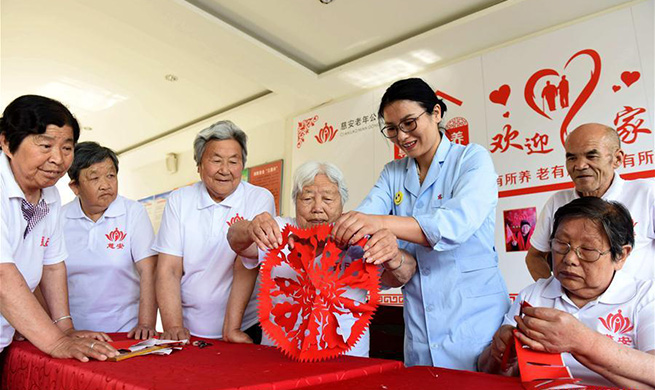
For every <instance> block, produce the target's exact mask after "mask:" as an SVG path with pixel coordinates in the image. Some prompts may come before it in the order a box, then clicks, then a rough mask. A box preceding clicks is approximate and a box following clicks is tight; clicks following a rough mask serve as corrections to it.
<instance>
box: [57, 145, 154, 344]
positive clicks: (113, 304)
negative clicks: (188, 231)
mask: <svg viewBox="0 0 655 390" xmlns="http://www.w3.org/2000/svg"><path fill="white" fill-rule="evenodd" d="M117 175H118V157H116V154H115V153H114V152H113V151H112V150H111V149H109V148H106V147H103V146H100V145H98V144H97V143H95V142H81V143H79V144H77V145H76V146H75V158H74V159H73V164H72V165H71V167H70V169H69V170H68V176H69V177H70V179H71V181H70V183H69V186H70V188H71V189H72V190H73V192H74V193H75V195H77V198H75V200H73V201H72V202H70V203H68V204H66V205H65V206H64V207H63V208H62V219H63V225H64V237H65V239H66V247H67V248H68V258H67V259H66V270H67V272H68V294H69V302H70V309H71V316H73V319H74V320H75V323H76V324H77V326H81V327H83V328H85V329H96V330H101V331H103V332H128V337H134V338H136V339H144V340H145V339H148V338H150V337H153V336H155V335H156V332H155V323H156V321H157V303H156V299H155V267H156V265H157V253H156V252H155V251H153V250H152V249H151V247H152V243H153V241H154V238H155V234H154V232H153V230H152V225H151V224H150V219H149V218H148V214H147V213H146V210H145V208H144V207H143V206H142V205H141V204H140V203H139V202H136V201H134V200H130V199H126V198H124V197H122V196H119V195H118V178H117Z"/></svg>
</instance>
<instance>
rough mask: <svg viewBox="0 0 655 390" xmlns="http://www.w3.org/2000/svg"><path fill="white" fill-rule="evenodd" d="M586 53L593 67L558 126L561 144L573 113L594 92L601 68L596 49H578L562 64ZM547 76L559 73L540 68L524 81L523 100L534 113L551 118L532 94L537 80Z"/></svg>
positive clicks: (574, 113) (578, 109)
mask: <svg viewBox="0 0 655 390" xmlns="http://www.w3.org/2000/svg"><path fill="white" fill-rule="evenodd" d="M582 55H586V56H589V58H591V60H592V61H593V65H594V66H593V68H592V70H591V74H590V77H589V81H587V84H586V85H585V86H584V88H582V91H580V94H579V95H578V97H577V98H576V99H575V101H574V102H573V105H572V106H571V108H570V109H569V111H568V112H567V113H566V116H565V117H564V120H563V121H562V125H561V127H560V141H561V142H562V145H564V140H565V139H566V136H567V135H568V127H569V124H570V123H571V121H572V120H573V118H574V117H575V115H576V114H577V113H578V111H580V108H582V106H583V105H584V104H585V103H586V102H587V100H588V99H589V97H590V96H591V94H592V93H593V92H594V90H595V89H596V86H597V85H598V80H599V79H600V70H601V60H600V55H599V54H598V52H597V51H596V50H593V49H584V50H580V51H579V52H577V53H575V54H574V55H572V56H571V58H569V60H568V61H566V64H565V65H564V69H566V67H567V66H569V64H570V63H571V61H573V60H574V59H575V58H577V57H579V56H582ZM547 76H557V77H559V73H557V71H555V70H553V69H541V70H538V71H536V72H535V73H534V74H533V75H532V76H530V78H529V79H528V81H527V82H526V83H525V89H524V92H523V94H524V97H525V102H526V103H527V104H528V106H530V108H532V109H533V110H534V111H535V112H536V113H538V114H539V115H541V116H543V117H546V118H548V119H551V120H552V118H551V117H550V116H548V114H546V113H545V112H544V110H542V109H541V107H539V106H538V105H537V104H536V103H535V100H534V98H535V94H534V88H535V86H536V85H537V82H538V81H539V80H540V79H541V78H543V77H547Z"/></svg>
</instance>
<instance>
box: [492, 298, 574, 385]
mask: <svg viewBox="0 0 655 390" xmlns="http://www.w3.org/2000/svg"><path fill="white" fill-rule="evenodd" d="M526 307H532V305H530V304H529V303H528V302H527V301H523V302H521V309H520V311H519V315H520V316H522V315H523V309H524V308H526ZM512 338H513V340H510V343H513V344H514V348H515V349H516V357H517V360H518V363H519V373H520V374H521V382H522V385H523V387H524V388H525V389H527V390H532V389H554V388H559V387H560V386H565V385H566V386H569V387H568V388H578V387H580V386H576V385H574V384H575V383H577V382H579V381H580V379H576V378H573V375H571V371H569V368H568V367H566V366H565V365H564V360H563V359H562V354H561V353H548V352H537V351H533V350H532V349H530V348H528V347H526V346H524V345H523V344H522V343H521V341H519V339H518V338H517V337H515V336H514V335H512ZM507 348H508V349H509V348H510V346H507ZM503 362H504V363H506V362H505V359H503Z"/></svg>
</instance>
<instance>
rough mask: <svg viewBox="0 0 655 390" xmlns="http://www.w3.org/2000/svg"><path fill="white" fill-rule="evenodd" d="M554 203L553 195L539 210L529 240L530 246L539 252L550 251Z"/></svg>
mask: <svg viewBox="0 0 655 390" xmlns="http://www.w3.org/2000/svg"><path fill="white" fill-rule="evenodd" d="M554 203H555V199H554V195H553V196H551V197H550V199H548V201H547V202H546V204H545V205H544V208H543V209H541V213H539V217H538V218H537V225H536V226H535V228H534V232H533V233H532V237H531V238H530V245H532V246H533V247H534V248H535V249H536V250H538V251H540V252H548V251H550V245H549V241H550V234H551V231H552V229H553V217H554V216H555V211H554V210H553V204H554Z"/></svg>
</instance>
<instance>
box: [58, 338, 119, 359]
mask: <svg viewBox="0 0 655 390" xmlns="http://www.w3.org/2000/svg"><path fill="white" fill-rule="evenodd" d="M116 355H118V351H117V350H116V349H115V348H114V347H112V346H111V345H109V344H107V343H105V342H104V341H99V340H94V339H90V338H77V337H70V336H64V337H62V338H61V339H59V341H58V342H57V344H56V345H55V347H54V348H52V350H51V351H50V356H52V357H54V358H57V359H68V358H74V359H77V360H79V361H81V362H88V361H89V358H93V359H96V360H107V358H110V357H114V356H116Z"/></svg>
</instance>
